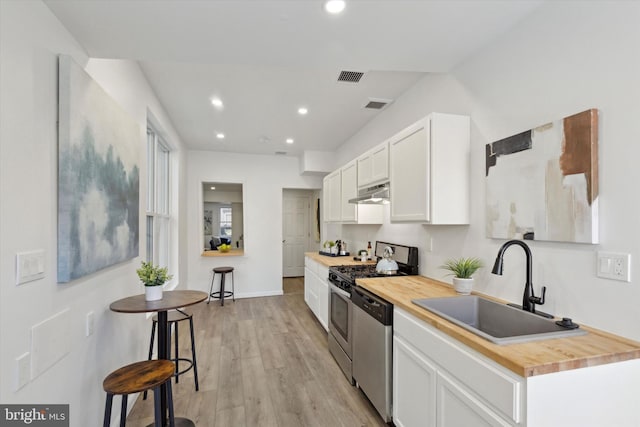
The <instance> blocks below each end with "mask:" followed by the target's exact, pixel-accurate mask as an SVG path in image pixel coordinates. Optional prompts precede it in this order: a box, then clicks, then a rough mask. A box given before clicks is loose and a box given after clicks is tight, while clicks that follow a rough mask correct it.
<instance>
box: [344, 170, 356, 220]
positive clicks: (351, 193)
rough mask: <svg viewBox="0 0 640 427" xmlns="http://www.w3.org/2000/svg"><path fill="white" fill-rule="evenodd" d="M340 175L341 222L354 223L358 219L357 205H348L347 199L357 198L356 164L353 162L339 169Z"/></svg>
mask: <svg viewBox="0 0 640 427" xmlns="http://www.w3.org/2000/svg"><path fill="white" fill-rule="evenodd" d="M340 171H341V173H342V181H341V183H342V186H341V187H342V197H341V206H342V207H341V215H340V219H341V221H342V222H355V221H356V220H357V219H358V205H355V204H353V203H349V199H353V198H355V197H357V196H358V163H357V162H356V161H355V160H354V161H352V162H349V163H347V164H346V165H345V166H343V167H342V168H341V169H340Z"/></svg>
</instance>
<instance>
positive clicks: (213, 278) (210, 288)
mask: <svg viewBox="0 0 640 427" xmlns="http://www.w3.org/2000/svg"><path fill="white" fill-rule="evenodd" d="M215 280H216V273H215V271H212V272H211V286H210V287H209V299H208V300H207V304H209V301H211V294H212V293H213V282H214V281H215Z"/></svg>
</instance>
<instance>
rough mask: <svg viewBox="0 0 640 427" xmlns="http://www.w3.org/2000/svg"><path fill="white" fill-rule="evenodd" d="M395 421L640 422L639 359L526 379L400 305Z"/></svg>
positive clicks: (570, 426)
mask: <svg viewBox="0 0 640 427" xmlns="http://www.w3.org/2000/svg"><path fill="white" fill-rule="evenodd" d="M393 375H394V378H393V421H394V423H395V425H396V426H398V427H432V426H437V427H476V426H518V427H525V426H526V427H556V426H558V427H559V426H562V427H601V426H616V427H638V426H640V411H638V409H637V408H638V384H640V359H631V360H625V361H621V362H616V363H608V364H604V365H597V366H588V367H582V368H580V369H569V370H565V371H560V372H554V373H549V374H544V375H534V376H529V377H526V378H524V377H522V376H519V375H516V374H515V373H514V372H512V371H510V370H509V369H507V368H505V367H503V366H502V365H500V364H498V363H496V362H494V361H493V360H491V359H489V358H487V357H485V356H484V355H482V354H480V353H478V352H477V351H475V350H473V349H472V348H470V347H468V346H466V345H464V344H462V343H460V342H459V341H457V340H455V339H453V338H451V337H450V336H449V335H447V334H445V333H443V332H442V331H440V330H438V329H436V328H434V327H432V326H431V325H429V324H428V323H426V322H423V321H422V320H420V319H418V318H417V317H415V316H413V315H412V314H410V313H409V312H407V311H405V310H402V309H400V308H398V307H395V308H394V314H393Z"/></svg>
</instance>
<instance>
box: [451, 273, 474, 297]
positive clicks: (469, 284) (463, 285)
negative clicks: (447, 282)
mask: <svg viewBox="0 0 640 427" xmlns="http://www.w3.org/2000/svg"><path fill="white" fill-rule="evenodd" d="M453 288H454V289H455V290H456V292H457V293H459V294H460V295H469V294H470V293H471V289H473V277H472V278H470V279H460V278H459V277H454V278H453Z"/></svg>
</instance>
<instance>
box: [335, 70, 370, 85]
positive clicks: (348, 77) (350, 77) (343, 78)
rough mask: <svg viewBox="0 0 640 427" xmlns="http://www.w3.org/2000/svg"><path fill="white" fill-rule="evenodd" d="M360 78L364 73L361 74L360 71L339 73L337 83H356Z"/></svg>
mask: <svg viewBox="0 0 640 427" xmlns="http://www.w3.org/2000/svg"><path fill="white" fill-rule="evenodd" d="M362 76H364V73H361V72H360V71H340V75H339V76H338V81H339V82H347V83H358V82H359V81H360V79H361V78H362Z"/></svg>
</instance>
